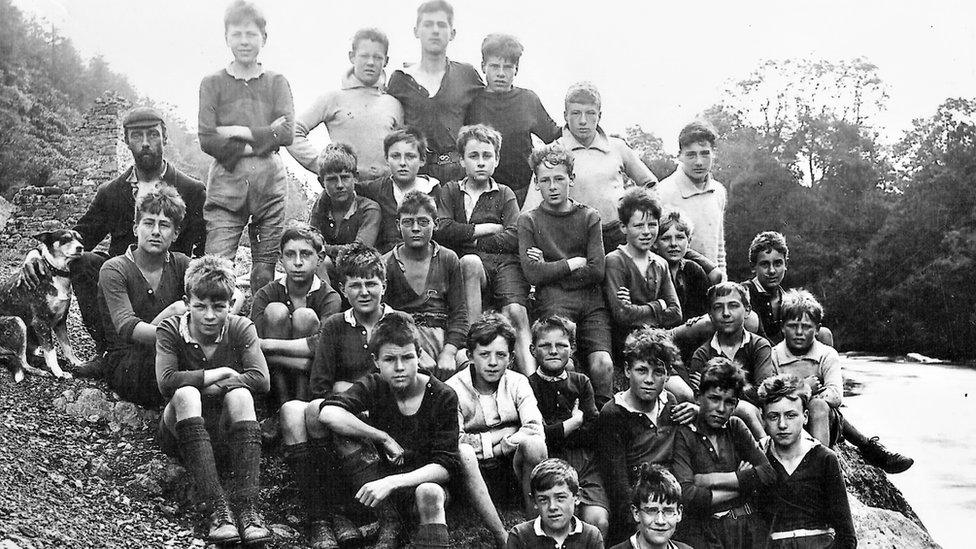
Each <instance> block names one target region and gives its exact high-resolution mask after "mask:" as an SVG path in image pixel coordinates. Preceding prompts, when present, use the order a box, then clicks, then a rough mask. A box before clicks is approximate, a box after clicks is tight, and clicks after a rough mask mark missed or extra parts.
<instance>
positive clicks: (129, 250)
mask: <svg viewBox="0 0 976 549" xmlns="http://www.w3.org/2000/svg"><path fill="white" fill-rule="evenodd" d="M138 247H139V244H138V243H136V244H129V247H128V248H126V249H125V254H123V255H125V257H126V259H128V260H129V261H131V262H133V263H135V262H136V256H134V255H132V254H133V252H135V251H136V248H138ZM172 255H173V254H172V252H169V251H167V252H166V257H165V258H164V259H163V262H164V263H169V260H170V258H171V256H172Z"/></svg>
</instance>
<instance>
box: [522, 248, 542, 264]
mask: <svg viewBox="0 0 976 549" xmlns="http://www.w3.org/2000/svg"><path fill="white" fill-rule="evenodd" d="M525 255H527V256H529V259H531V260H532V261H539V262H542V261H545V258H544V257H543V256H542V250H540V249H539V248H536V247H534V246H533V247H531V248H529V249H528V250H525Z"/></svg>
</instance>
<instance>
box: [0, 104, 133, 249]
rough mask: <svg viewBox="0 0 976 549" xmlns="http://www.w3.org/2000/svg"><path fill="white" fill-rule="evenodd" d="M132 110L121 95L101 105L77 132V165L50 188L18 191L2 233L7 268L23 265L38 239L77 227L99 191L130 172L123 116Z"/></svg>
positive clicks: (64, 171)
mask: <svg viewBox="0 0 976 549" xmlns="http://www.w3.org/2000/svg"><path fill="white" fill-rule="evenodd" d="M128 107H129V104H128V102H127V101H126V100H125V99H124V98H122V97H121V96H118V95H116V94H112V93H108V94H105V95H104V96H102V97H99V98H98V99H96V100H95V104H94V106H93V107H92V109H91V110H90V111H89V112H88V114H87V115H86V116H85V118H84V120H83V121H82V123H81V125H80V126H79V127H78V128H76V129H74V130H73V131H72V135H71V137H72V143H71V155H70V156H71V164H70V165H69V166H65V167H63V168H61V169H60V170H58V171H56V172H55V173H53V174H52V175H51V178H50V179H49V180H48V181H47V183H46V184H45V185H43V186H27V187H22V188H21V189H20V190H19V191H17V194H16V195H14V199H13V206H14V207H15V211H14V212H13V213H12V214H11V216H10V218H9V220H8V221H7V224H6V226H5V227H4V228H3V231H2V232H0V242H2V243H3V244H2V246H0V248H2V250H3V252H2V257H0V259H2V262H3V267H5V268H9V267H10V266H11V265H12V264H19V263H20V261H21V260H22V259H23V256H24V254H25V253H26V252H27V250H28V249H30V248H32V247H34V246H36V245H37V242H36V241H35V240H34V239H33V238H32V235H34V234H37V233H39V232H42V231H45V230H50V229H53V228H59V227H70V226H72V225H74V222H75V221H76V220H77V219H78V218H79V217H80V216H81V215H82V214H83V213H84V212H85V210H86V209H87V208H88V205H89V204H90V203H91V201H92V198H94V196H95V190H96V188H97V187H98V185H99V184H100V183H103V182H105V181H108V180H110V179H112V178H114V177H116V176H117V175H118V174H119V173H121V171H122V170H123V169H124V168H125V167H126V166H127V160H125V158H126V156H127V155H128V150H127V149H126V148H125V145H124V142H123V141H122V139H121V137H122V118H121V116H122V113H123V112H125V110H126V109H127V108H128Z"/></svg>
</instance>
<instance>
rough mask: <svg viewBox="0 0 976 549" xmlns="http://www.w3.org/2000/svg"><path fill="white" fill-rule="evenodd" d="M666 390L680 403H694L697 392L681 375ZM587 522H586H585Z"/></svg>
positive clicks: (669, 383)
mask: <svg viewBox="0 0 976 549" xmlns="http://www.w3.org/2000/svg"><path fill="white" fill-rule="evenodd" d="M664 388H665V389H667V390H668V392H669V393H671V394H672V395H674V398H676V399H677V400H678V402H694V401H695V392H694V391H693V390H692V389H691V387H689V386H688V384H687V383H685V380H684V378H682V377H681V376H679V375H673V376H669V377H668V380H667V381H665V382H664ZM584 522H586V521H584Z"/></svg>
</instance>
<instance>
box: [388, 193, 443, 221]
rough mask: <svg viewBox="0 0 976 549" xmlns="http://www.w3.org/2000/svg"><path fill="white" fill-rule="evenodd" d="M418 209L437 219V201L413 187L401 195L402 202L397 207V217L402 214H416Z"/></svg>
mask: <svg viewBox="0 0 976 549" xmlns="http://www.w3.org/2000/svg"><path fill="white" fill-rule="evenodd" d="M420 210H426V211H427V213H429V214H430V217H431V218H432V219H434V220H435V221H436V220H437V202H435V201H434V197H432V196H430V195H429V194H427V193H425V192H423V191H419V190H417V189H414V190H412V191H410V192H408V193H407V194H405V195H403V202H400V206H399V207H397V217H400V216H401V215H403V214H407V215H417V214H418V213H420Z"/></svg>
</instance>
